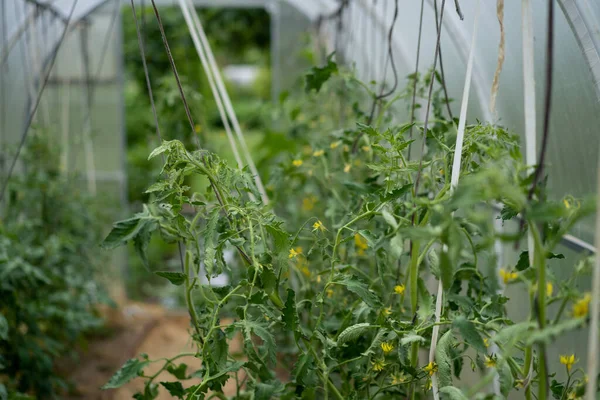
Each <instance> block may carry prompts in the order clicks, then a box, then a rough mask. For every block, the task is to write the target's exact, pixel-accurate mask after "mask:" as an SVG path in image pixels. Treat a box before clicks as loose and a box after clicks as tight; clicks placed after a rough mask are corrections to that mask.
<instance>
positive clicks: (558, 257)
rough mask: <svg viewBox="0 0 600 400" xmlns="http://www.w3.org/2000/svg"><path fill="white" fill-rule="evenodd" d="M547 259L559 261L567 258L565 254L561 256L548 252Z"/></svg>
mask: <svg viewBox="0 0 600 400" xmlns="http://www.w3.org/2000/svg"><path fill="white" fill-rule="evenodd" d="M546 258H547V259H549V260H550V259H553V258H557V259H559V260H563V259H564V258H565V256H564V255H563V254H560V253H559V254H555V253H551V252H548V254H547V255H546Z"/></svg>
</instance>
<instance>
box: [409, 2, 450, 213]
mask: <svg viewBox="0 0 600 400" xmlns="http://www.w3.org/2000/svg"><path fill="white" fill-rule="evenodd" d="M445 5H446V0H442V7H441V10H440V25H442V21H443V20H444V6H445ZM441 37H442V30H441V29H440V30H439V32H438V34H437V39H436V42H435V53H434V55H433V67H432V73H435V67H436V66H437V60H438V54H439V50H440V39H441ZM433 82H435V79H434V78H433V76H432V77H431V79H430V82H429V93H428V95H427V107H426V110H425V123H424V124H423V142H422V143H421V159H420V160H419V168H418V169H417V177H416V179H415V190H414V192H415V195H418V193H419V182H420V180H421V171H422V169H423V156H424V154H425V142H427V127H428V125H429V111H430V110H431V100H432V95H433ZM415 216H416V215H415V214H413V223H414V218H415Z"/></svg>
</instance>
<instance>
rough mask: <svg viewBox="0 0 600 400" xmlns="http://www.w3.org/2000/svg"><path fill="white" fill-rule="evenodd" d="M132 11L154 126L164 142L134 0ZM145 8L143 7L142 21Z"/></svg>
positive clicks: (159, 138) (159, 137)
mask: <svg viewBox="0 0 600 400" xmlns="http://www.w3.org/2000/svg"><path fill="white" fill-rule="evenodd" d="M131 11H132V12H133V20H134V22H135V32H136V34H137V38H138V45H139V48H140V55H141V56H142V67H143V68H144V76H145V77H146V87H147V88H148V96H149V97H150V106H151V108H152V116H153V117H154V126H155V127H156V136H158V140H159V142H162V140H163V139H162V134H161V133H160V125H159V124H158V114H157V113H156V105H155V104H154V95H153V94H152V85H151V83H150V74H149V73H148V64H147V63H146V52H145V50H144V40H143V39H142V34H141V33H140V25H139V24H138V19H137V13H136V12H135V3H134V0H131ZM143 14H144V10H143V9H142V21H144V18H143Z"/></svg>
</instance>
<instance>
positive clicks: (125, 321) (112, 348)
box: [60, 303, 241, 400]
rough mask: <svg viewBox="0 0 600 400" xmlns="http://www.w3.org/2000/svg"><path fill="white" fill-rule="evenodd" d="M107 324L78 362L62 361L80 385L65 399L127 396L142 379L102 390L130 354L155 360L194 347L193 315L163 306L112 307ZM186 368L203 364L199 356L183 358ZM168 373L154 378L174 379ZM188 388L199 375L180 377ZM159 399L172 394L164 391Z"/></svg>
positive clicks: (231, 385)
mask: <svg viewBox="0 0 600 400" xmlns="http://www.w3.org/2000/svg"><path fill="white" fill-rule="evenodd" d="M105 314H106V315H107V329H106V332H105V334H104V335H102V336H97V337H94V338H91V339H90V340H89V343H88V345H87V346H86V350H85V351H82V353H81V355H80V357H79V359H78V360H77V361H76V362H65V363H61V364H62V365H61V366H60V369H61V370H62V371H63V373H64V374H65V375H66V376H67V377H68V379H69V380H70V381H71V382H73V383H74V384H75V385H76V386H75V387H74V388H73V390H72V391H71V393H70V394H69V395H68V396H66V397H65V398H66V399H68V400H81V399H86V400H125V399H131V398H132V396H133V395H134V394H135V393H136V392H137V391H139V390H140V389H141V388H143V385H144V381H143V380H142V379H134V380H133V381H131V382H129V383H128V384H126V385H124V386H123V387H121V388H119V389H115V390H101V389H100V387H101V386H102V385H104V384H105V383H106V382H107V381H108V380H109V379H110V377H111V376H112V375H113V373H114V372H115V371H116V370H118V369H119V368H120V367H121V365H123V363H124V362H125V361H127V360H128V359H129V358H133V357H136V356H137V355H138V354H140V353H146V354H148V357H149V358H150V359H151V360H153V359H157V358H162V357H173V356H175V355H177V354H179V353H183V352H193V351H194V349H193V348H192V347H191V345H190V335H189V332H188V329H189V326H190V325H189V316H188V315H187V314H184V313H177V312H173V311H167V310H165V309H164V308H162V307H160V306H157V305H152V304H144V303H128V304H126V305H124V306H122V307H120V308H119V310H108V311H107V312H105ZM230 347H232V351H234V352H235V350H236V349H240V348H241V343H240V341H239V340H237V339H234V340H233V341H232V342H231V343H230ZM180 361H181V362H185V363H186V364H187V365H188V371H189V370H190V369H191V370H195V369H197V368H199V367H200V360H198V359H195V358H193V357H187V358H182V359H181V360H180ZM161 365H162V364H161V363H155V364H152V365H151V366H149V367H148V368H147V370H145V372H146V373H147V374H153V373H155V372H156V371H158V369H159V368H160V367H161ZM174 380H175V378H174V377H172V376H171V375H170V374H168V373H166V372H165V373H163V374H161V375H159V376H158V378H157V380H156V382H161V381H174ZM182 383H183V385H184V387H188V386H191V385H194V384H197V383H199V380H188V381H183V382H182ZM224 391H225V393H226V394H228V393H229V394H230V395H232V394H235V381H234V380H233V379H231V380H229V381H228V384H227V385H226V387H225V390H224ZM160 392H161V395H160V396H159V397H158V399H159V400H163V399H171V398H172V397H171V396H170V395H169V394H168V393H167V392H166V390H164V389H163V390H161V391H160Z"/></svg>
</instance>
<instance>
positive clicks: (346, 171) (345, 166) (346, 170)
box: [344, 164, 352, 173]
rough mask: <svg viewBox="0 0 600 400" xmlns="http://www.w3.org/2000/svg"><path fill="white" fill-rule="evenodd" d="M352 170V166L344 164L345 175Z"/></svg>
mask: <svg viewBox="0 0 600 400" xmlns="http://www.w3.org/2000/svg"><path fill="white" fill-rule="evenodd" d="M350 168H352V164H344V172H345V173H348V172H350Z"/></svg>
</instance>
